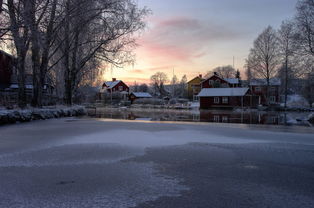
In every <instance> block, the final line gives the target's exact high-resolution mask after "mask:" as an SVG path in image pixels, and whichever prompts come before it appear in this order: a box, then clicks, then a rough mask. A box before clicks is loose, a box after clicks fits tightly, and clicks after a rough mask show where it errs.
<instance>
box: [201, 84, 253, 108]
mask: <svg viewBox="0 0 314 208" xmlns="http://www.w3.org/2000/svg"><path fill="white" fill-rule="evenodd" d="M198 96H199V98H200V108H201V109H209V108H234V107H242V106H250V105H251V99H252V97H251V96H250V90H249V88H203V89H202V91H201V92H200V93H199V94H198Z"/></svg>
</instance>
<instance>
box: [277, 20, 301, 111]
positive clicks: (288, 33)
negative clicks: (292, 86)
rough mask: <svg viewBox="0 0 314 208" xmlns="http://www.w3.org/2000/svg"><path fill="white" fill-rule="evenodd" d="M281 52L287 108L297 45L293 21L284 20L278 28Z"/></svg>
mask: <svg viewBox="0 0 314 208" xmlns="http://www.w3.org/2000/svg"><path fill="white" fill-rule="evenodd" d="M278 40H279V41H278V43H279V52H280V55H281V58H282V62H283V64H282V65H283V67H282V68H281V70H280V75H281V76H282V75H283V77H280V78H281V80H283V83H284V94H285V108H287V99H288V86H289V78H290V77H291V74H292V73H291V71H292V70H291V68H292V64H291V63H290V61H291V58H292V56H293V55H294V54H295V52H296V49H297V46H296V44H295V32H294V25H293V23H292V22H289V21H284V22H282V24H281V27H280V29H279V30H278Z"/></svg>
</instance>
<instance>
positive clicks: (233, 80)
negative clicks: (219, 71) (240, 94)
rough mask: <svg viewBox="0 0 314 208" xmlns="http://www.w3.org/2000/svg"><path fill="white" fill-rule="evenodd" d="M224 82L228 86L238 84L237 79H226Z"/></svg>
mask: <svg viewBox="0 0 314 208" xmlns="http://www.w3.org/2000/svg"><path fill="white" fill-rule="evenodd" d="M224 80H226V81H227V82H229V83H230V84H239V79H238V78H226V79H224Z"/></svg>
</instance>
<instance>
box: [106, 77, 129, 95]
mask: <svg viewBox="0 0 314 208" xmlns="http://www.w3.org/2000/svg"><path fill="white" fill-rule="evenodd" d="M102 89H103V90H106V91H107V92H109V93H112V92H129V90H130V89H129V87H128V86H127V85H126V84H125V83H124V82H123V81H121V80H117V79H116V78H112V81H108V82H104V84H103V85H102Z"/></svg>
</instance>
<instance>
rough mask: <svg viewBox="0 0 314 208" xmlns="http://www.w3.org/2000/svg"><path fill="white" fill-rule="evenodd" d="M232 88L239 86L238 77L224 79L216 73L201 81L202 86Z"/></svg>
mask: <svg viewBox="0 0 314 208" xmlns="http://www.w3.org/2000/svg"><path fill="white" fill-rule="evenodd" d="M220 87H223V88H234V87H240V81H239V79H238V78H228V79H224V78H221V77H219V76H218V75H217V74H216V73H214V75H213V76H211V77H209V78H208V79H206V80H204V81H203V82H202V88H220Z"/></svg>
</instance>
